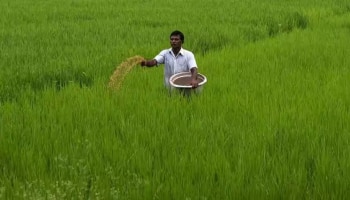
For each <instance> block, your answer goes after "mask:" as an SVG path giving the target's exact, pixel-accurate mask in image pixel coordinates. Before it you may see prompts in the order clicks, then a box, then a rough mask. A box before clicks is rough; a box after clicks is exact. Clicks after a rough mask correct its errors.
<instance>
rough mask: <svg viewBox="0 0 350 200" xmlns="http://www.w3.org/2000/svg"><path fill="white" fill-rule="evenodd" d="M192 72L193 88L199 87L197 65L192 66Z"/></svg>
mask: <svg viewBox="0 0 350 200" xmlns="http://www.w3.org/2000/svg"><path fill="white" fill-rule="evenodd" d="M191 74H192V76H191V77H192V79H191V85H192V87H193V88H196V87H198V80H197V74H198V73H197V67H192V68H191Z"/></svg>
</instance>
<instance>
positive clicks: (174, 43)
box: [170, 35, 182, 48]
mask: <svg viewBox="0 0 350 200" xmlns="http://www.w3.org/2000/svg"><path fill="white" fill-rule="evenodd" d="M170 44H171V47H172V48H180V47H181V45H182V41H181V39H180V36H179V35H172V36H171V37H170Z"/></svg>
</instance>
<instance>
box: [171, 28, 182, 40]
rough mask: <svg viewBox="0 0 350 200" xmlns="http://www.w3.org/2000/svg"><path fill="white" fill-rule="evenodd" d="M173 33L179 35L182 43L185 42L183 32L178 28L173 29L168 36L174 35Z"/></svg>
mask: <svg viewBox="0 0 350 200" xmlns="http://www.w3.org/2000/svg"><path fill="white" fill-rule="evenodd" d="M174 35H178V36H180V40H181V42H182V43H184V42H185V36H184V34H183V33H182V32H181V31H178V30H176V31H173V32H172V33H171V34H170V37H171V36H174Z"/></svg>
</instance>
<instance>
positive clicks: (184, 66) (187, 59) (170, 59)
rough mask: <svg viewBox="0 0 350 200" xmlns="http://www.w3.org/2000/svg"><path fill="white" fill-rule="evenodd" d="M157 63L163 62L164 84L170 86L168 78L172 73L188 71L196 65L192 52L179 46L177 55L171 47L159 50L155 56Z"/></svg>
mask: <svg viewBox="0 0 350 200" xmlns="http://www.w3.org/2000/svg"><path fill="white" fill-rule="evenodd" d="M154 59H155V60H156V61H157V64H164V84H165V86H167V87H170V83H169V79H170V77H171V76H172V75H173V74H176V73H179V72H189V71H190V70H191V69H192V68H194V67H197V63H196V59H195V58H194V55H193V53H192V52H190V51H188V50H186V49H183V48H181V50H180V52H179V53H178V55H177V56H175V55H174V52H173V51H172V49H166V50H163V51H161V52H160V53H159V54H158V55H157V56H156V57H155V58H154Z"/></svg>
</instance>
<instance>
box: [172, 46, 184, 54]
mask: <svg viewBox="0 0 350 200" xmlns="http://www.w3.org/2000/svg"><path fill="white" fill-rule="evenodd" d="M169 53H171V54H174V53H173V51H172V48H170V49H169ZM179 55H184V49H183V48H182V47H181V49H180V51H179Z"/></svg>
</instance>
